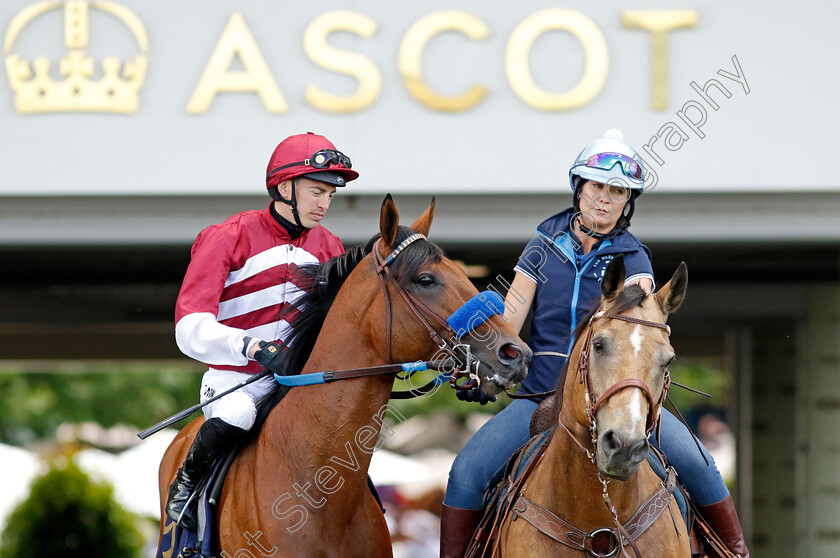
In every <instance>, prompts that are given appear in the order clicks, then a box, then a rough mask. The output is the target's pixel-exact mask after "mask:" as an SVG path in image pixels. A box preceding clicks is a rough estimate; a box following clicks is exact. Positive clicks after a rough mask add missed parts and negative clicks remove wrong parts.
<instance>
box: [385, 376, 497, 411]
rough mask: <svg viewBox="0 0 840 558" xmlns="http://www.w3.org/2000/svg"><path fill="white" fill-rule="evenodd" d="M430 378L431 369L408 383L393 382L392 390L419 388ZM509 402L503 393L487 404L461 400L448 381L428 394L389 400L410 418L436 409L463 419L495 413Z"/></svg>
mask: <svg viewBox="0 0 840 558" xmlns="http://www.w3.org/2000/svg"><path fill="white" fill-rule="evenodd" d="M432 378H434V373H433V372H431V371H429V372H423V373H418V374H415V375H414V376H413V377H412V379H411V384H410V385H408V384H403V383H402V382H395V383H394V390H395V391H396V390H400V391H402V390H408V389H412V388H419V387H420V386H422V385H424V384H425V383H426V382H428V381H430V380H431V379H432ZM510 402H511V399H510V398H509V397H508V396H507V395H505V394H504V393H500V394H499V395H497V396H496V401H495V402H490V403H488V404H487V405H479V404H478V403H468V402H466V401H461V400H460V399H458V398H457V397H455V390H453V389H452V388H451V387H449V384H448V383H444V384H443V385H441V386H438V389H437V390H436V391H435V392H434V393H432V394H431V395H428V396H424V397H417V398H414V399H392V400H391V401H390V403H391V405H393V406H394V407H395V408H396V409H397V410H398V411H399V412H400V413H401V414H402V415H403V416H405V417H406V418H411V417H413V416H415V415H431V414H434V413H435V412H437V411H445V412H448V413H450V414H452V415H453V416H455V417H456V418H459V419H465V418H466V417H467V416H468V415H470V414H472V413H476V412H482V413H490V414H493V415H495V414H496V413H498V412H499V411H501V410H502V409H504V408H505V407H507V406H508V405H509V404H510Z"/></svg>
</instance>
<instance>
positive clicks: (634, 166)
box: [574, 152, 644, 182]
mask: <svg viewBox="0 0 840 558" xmlns="http://www.w3.org/2000/svg"><path fill="white" fill-rule="evenodd" d="M578 165H584V166H586V167H589V168H591V169H600V170H606V171H608V170H611V169H612V168H613V167H614V166H616V165H619V168H620V169H621V172H622V174H624V176H626V177H627V178H631V179H633V180H637V181H640V182H641V181H643V180H644V170H643V169H642V165H640V164H639V162H638V161H637V160H635V159H633V158H632V157H628V156H627V155H624V154H622V153H613V152H606V153H596V154H595V155H593V156H591V157H589V158H588V159H581V160H579V161H576V162H575V164H574V166H578Z"/></svg>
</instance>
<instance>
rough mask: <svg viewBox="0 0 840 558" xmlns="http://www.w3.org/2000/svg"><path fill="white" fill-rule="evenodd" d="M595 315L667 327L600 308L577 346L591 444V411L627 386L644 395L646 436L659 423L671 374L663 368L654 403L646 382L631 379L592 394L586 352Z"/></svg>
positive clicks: (594, 434) (594, 435)
mask: <svg viewBox="0 0 840 558" xmlns="http://www.w3.org/2000/svg"><path fill="white" fill-rule="evenodd" d="M599 318H610V319H613V320H621V321H623V322H629V323H633V324H638V325H643V326H648V327H655V328H658V329H661V330H664V331H665V332H666V334H668V335H670V334H671V327H670V326H668V325H667V324H664V323H659V322H649V321H647V320H640V319H638V318H632V317H630V316H622V315H620V314H613V313H610V312H605V311H603V310H602V311H598V312H596V313H595V314H593V316H592V317H591V318H590V319H589V324H587V326H586V327H587V330H588V331H587V334H586V339H585V340H584V342H583V348H582V349H581V352H580V359H579V361H578V374H579V375H580V381H581V382H582V383H583V384H584V389H585V390H586V403H587V405H586V415H587V417H588V418H589V423H590V430H591V432H592V443H593V446H594V444H595V443H596V442H597V425H596V423H595V413H596V412H597V411H598V409H599V408H600V407H601V406H602V405H603V404H604V403H605V402H606V401H607V400H608V399H609V398H610V397H612V396H613V395H615V394H616V393H618V392H619V391H622V390H624V389H628V388H637V389H639V390H641V392H642V393H643V394H644V395H645V397H646V398H647V400H648V404H649V406H648V418H647V423H646V426H645V433H646V435H647V436H650V435H651V434H652V433H653V431H654V429H655V428H656V426H657V425H658V424H659V416H660V413H661V412H662V404H663V403H664V402H665V398H666V397H667V396H668V388H669V387H670V385H671V374H670V372H669V371H668V370H666V371H665V383H664V385H663V386H662V393H661V394H660V395H659V399H658V400H657V401H655V402H654V400H653V395H652V393H651V391H650V388H649V387H648V385H647V384H646V383H644V382H643V381H641V380H637V379H635V378H630V379H626V380H621V381H619V382H617V383H615V384H613V385H612V386H610V387H609V388H608V389H607V390H606V391H604V393H602V394H601V395H600V396H596V395H595V392H594V391H593V389H592V376H591V374H590V370H589V354H590V351H591V350H592V335H593V333H594V328H593V324H594V322H595V320H597V319H599ZM564 427H565V425H564ZM566 431H567V432H568V429H566ZM575 441H577V440H575ZM578 445H580V444H578ZM593 449H594V448H593Z"/></svg>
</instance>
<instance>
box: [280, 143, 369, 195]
mask: <svg viewBox="0 0 840 558" xmlns="http://www.w3.org/2000/svg"><path fill="white" fill-rule="evenodd" d="M351 167H352V163H351V162H350V157H348V156H346V155H345V154H344V153H342V152H341V151H339V150H337V149H336V148H335V146H334V145H333V144H332V143H331V142H330V140H328V139H327V138H325V137H324V136H319V135H317V134H313V133H312V132H307V133H305V134H297V135H295V136H289V137H288V138H286V139H284V140H283V141H281V142H280V144H279V145H278V146H277V147H276V148H275V149H274V153H272V154H271V159H269V160H268V168H267V169H266V174H265V185H266V187H267V188H275V187H277V185H278V184H280V183H281V182H283V181H284V180H289V179H291V178H296V177H298V176H303V175H307V178H312V179H313V180H318V181H319V182H326V183H327V184H332V185H333V186H344V184H345V183H346V182H350V181H351V180H356V179H357V178H359V173H357V172H356V171H354V170H351Z"/></svg>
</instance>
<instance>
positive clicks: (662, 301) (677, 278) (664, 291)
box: [653, 262, 688, 314]
mask: <svg viewBox="0 0 840 558" xmlns="http://www.w3.org/2000/svg"><path fill="white" fill-rule="evenodd" d="M687 287H688V267H687V266H686V265H685V262H680V266H679V267H678V268H677V270H676V271H675V272H674V276H673V277H671V280H670V281H668V282H667V283H665V286H663V287H662V288H661V289H659V291H658V292H657V293H656V294H655V295H653V296H654V298H655V299H656V301H657V302H658V303H659V305H660V306H661V307H662V310H663V311H664V312H665V313H666V314H670V313H671V312H675V311H676V310H677V308H679V307H680V304H682V303H683V300H685V289H686V288H687Z"/></svg>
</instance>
